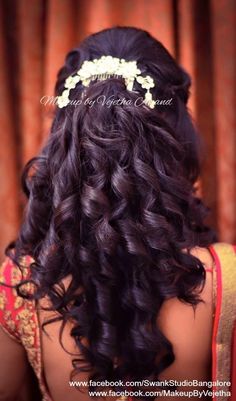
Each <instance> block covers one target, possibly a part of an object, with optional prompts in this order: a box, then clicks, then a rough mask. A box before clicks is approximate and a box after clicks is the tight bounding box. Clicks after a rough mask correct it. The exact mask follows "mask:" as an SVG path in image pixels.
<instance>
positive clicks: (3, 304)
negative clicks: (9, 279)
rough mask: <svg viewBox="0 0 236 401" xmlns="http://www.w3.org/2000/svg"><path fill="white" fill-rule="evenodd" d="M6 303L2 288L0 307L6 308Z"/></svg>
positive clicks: (4, 292)
mask: <svg viewBox="0 0 236 401" xmlns="http://www.w3.org/2000/svg"><path fill="white" fill-rule="evenodd" d="M6 304H7V296H6V291H5V290H2V291H1V292H0V309H1V310H4V309H5V308H6Z"/></svg>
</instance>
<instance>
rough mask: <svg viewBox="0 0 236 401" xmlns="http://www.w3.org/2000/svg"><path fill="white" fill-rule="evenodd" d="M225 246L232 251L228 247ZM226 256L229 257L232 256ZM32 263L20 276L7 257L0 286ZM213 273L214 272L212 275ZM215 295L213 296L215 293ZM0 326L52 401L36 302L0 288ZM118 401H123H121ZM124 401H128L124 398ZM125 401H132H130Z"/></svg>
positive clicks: (12, 280) (16, 279)
mask: <svg viewBox="0 0 236 401" xmlns="http://www.w3.org/2000/svg"><path fill="white" fill-rule="evenodd" d="M225 245H227V247H231V245H228V244H225ZM209 250H210V252H211V254H212V256H213V259H214V260H216V259H217V254H216V252H215V250H214V247H213V246H210V247H209ZM234 250H235V251H236V246H234ZM229 256H230V257H231V256H232V255H229ZM32 261H33V260H32V258H31V257H29V256H27V257H25V258H24V260H23V263H22V266H23V269H22V272H21V271H20V269H19V268H18V267H17V266H15V265H14V263H13V262H12V260H11V259H10V258H8V257H7V258H6V259H5V261H4V262H3V264H2V265H1V267H0V283H1V282H2V283H4V284H8V285H11V286H12V285H15V284H17V283H19V282H20V281H21V279H22V278H23V279H26V278H29V265H30V263H31V262H32ZM206 271H210V272H212V270H211V269H206ZM213 273H215V272H214V271H213ZM26 286H28V287H27V290H29V291H30V286H31V284H26ZM217 290H218V288H217ZM214 294H215V295H216V291H215V290H214ZM214 303H215V297H214ZM214 309H215V308H214ZM214 314H215V310H214ZM215 320H216V319H215ZM0 325H1V327H2V328H3V330H4V331H5V332H6V333H7V334H8V335H9V336H10V337H12V338H13V339H14V340H15V341H17V342H19V343H20V344H22V345H23V347H24V349H25V350H26V353H27V356H28V360H29V363H30V365H31V366H32V368H33V370H34V372H35V374H36V377H37V379H38V383H39V387H40V390H41V393H42V396H43V399H42V401H53V400H52V398H51V396H50V394H49V390H48V388H47V384H46V380H45V376H44V369H43V365H42V354H41V351H42V345H41V334H40V324H39V317H38V310H37V306H36V303H35V301H34V300H29V299H24V298H22V297H20V296H18V295H17V291H16V289H15V288H12V287H7V286H5V285H0ZM213 342H214V339H213ZM215 348H216V347H215ZM213 351H214V350H213ZM214 359H216V356H215V357H214V352H213V365H214V364H215V365H216V363H215V362H214ZM213 368H214V367H213ZM213 373H214V372H213ZM119 399H120V400H122V399H123V400H124V398H119ZM125 399H126V400H127V398H125ZM128 400H129V401H131V398H129V399H128ZM128 400H127V401H128Z"/></svg>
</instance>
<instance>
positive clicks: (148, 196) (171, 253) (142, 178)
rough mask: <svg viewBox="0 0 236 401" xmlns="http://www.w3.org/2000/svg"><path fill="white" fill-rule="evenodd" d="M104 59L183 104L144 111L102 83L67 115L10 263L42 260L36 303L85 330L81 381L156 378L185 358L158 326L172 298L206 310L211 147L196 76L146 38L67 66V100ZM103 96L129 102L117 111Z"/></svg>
mask: <svg viewBox="0 0 236 401" xmlns="http://www.w3.org/2000/svg"><path fill="white" fill-rule="evenodd" d="M102 55H111V56H114V57H119V58H124V59H125V60H136V61H137V65H138V67H139V68H140V70H141V71H142V74H144V75H145V74H148V75H150V76H151V77H153V79H154V81H155V88H153V89H152V93H153V98H154V99H166V100H170V99H171V101H169V102H167V103H168V104H164V105H163V104H162V105H160V104H159V105H156V107H155V108H154V109H151V108H149V107H147V106H145V105H140V106H137V105H135V100H136V99H137V98H138V97H140V96H143V97H144V94H145V92H144V90H143V89H142V88H141V86H140V85H139V84H138V83H135V84H134V90H133V91H132V92H130V91H128V90H127V89H126V86H125V82H124V80H123V79H122V78H119V77H117V78H116V77H114V78H110V79H107V80H104V81H98V80H94V81H93V82H91V84H90V85H89V87H88V88H87V89H86V96H85V95H83V102H81V103H80V104H78V105H77V106H75V105H72V104H70V105H68V106H66V107H64V108H62V109H60V108H58V107H56V110H55V116H54V120H53V124H52V128H51V132H50V135H49V137H48V140H47V142H46V144H45V145H44V147H43V149H42V150H41V153H40V154H39V155H38V156H37V157H35V158H33V159H32V160H30V161H29V162H28V164H27V165H26V166H25V168H24V172H23V180H22V181H23V190H24V192H25V194H26V196H27V198H28V204H27V208H26V212H25V215H24V221H23V224H22V226H21V228H20V232H19V236H18V238H17V240H16V241H15V242H14V243H11V244H10V245H9V246H8V247H7V249H6V254H7V255H8V256H10V257H11V258H12V259H13V260H14V262H15V263H16V264H17V265H18V266H19V267H20V266H21V260H22V259H21V257H22V256H23V255H31V256H32V258H33V259H34V262H33V263H32V264H31V266H30V269H31V278H32V281H33V282H34V283H35V286H36V289H35V293H34V295H33V297H34V298H35V299H36V300H38V299H40V298H42V297H44V296H45V295H47V296H48V297H49V298H50V300H51V303H52V310H55V311H57V312H59V315H60V317H61V320H62V325H61V333H62V331H63V327H64V325H65V323H66V322H67V321H68V319H70V320H71V319H72V320H73V322H74V325H73V329H72V330H71V336H72V337H73V338H74V339H75V341H76V344H77V346H78V351H79V352H78V354H79V355H80V356H81V357H78V358H77V357H75V358H74V360H73V366H72V376H73V374H75V373H78V372H79V371H81V370H87V371H89V372H90V377H91V378H93V379H94V380H104V379H107V380H118V379H125V378H127V377H128V378H129V379H131V380H132V379H133V380H140V379H144V378H148V379H153V378H155V379H156V378H158V375H159V374H160V372H162V371H163V370H164V369H165V368H166V367H168V366H169V365H170V364H171V363H172V362H173V361H174V359H175V356H174V352H173V348H172V344H171V343H170V341H169V340H168V338H166V337H165V336H164V334H163V333H162V332H161V330H160V328H159V327H158V324H157V316H158V313H159V311H160V308H161V306H162V304H163V302H164V301H165V300H167V299H170V298H172V297H177V298H178V299H179V300H181V301H183V302H187V303H189V304H191V305H192V306H193V307H195V306H196V305H197V304H198V303H199V302H200V301H201V298H200V292H201V289H202V287H203V285H204V280H205V271H204V267H203V264H202V263H201V261H200V260H199V259H198V258H196V257H195V256H193V255H191V254H190V252H189V251H190V250H191V248H193V247H195V246H201V247H205V246H208V245H209V244H211V243H212V242H215V241H217V235H216V233H215V232H214V230H213V229H211V228H210V227H208V226H207V225H206V224H205V223H204V221H205V217H206V216H207V214H208V212H209V208H208V207H206V206H205V205H204V203H203V202H202V200H201V199H200V198H199V197H197V195H196V187H195V184H196V181H197V179H198V177H199V175H200V172H201V161H202V160H201V157H200V155H201V152H202V149H203V147H202V142H201V140H200V137H199V135H198V134H197V132H196V130H195V128H194V125H193V123H192V121H191V118H190V115H189V113H188V110H187V100H188V97H189V88H190V84H191V82H190V78H189V75H188V74H187V73H186V72H185V71H184V70H183V69H182V68H181V67H180V66H179V65H178V64H177V63H176V62H175V60H174V59H173V58H172V56H171V55H170V54H169V53H168V51H167V50H166V49H165V48H164V47H163V45H162V44H161V43H160V42H159V41H157V40H156V39H154V38H153V37H152V36H151V35H150V34H149V33H148V32H146V31H143V30H141V29H136V28H131V27H114V28H111V29H106V30H103V31H101V32H98V33H95V34H93V35H91V36H89V37H88V38H86V39H85V40H84V41H83V42H82V44H81V45H80V46H79V47H78V48H75V49H73V50H72V51H71V52H70V53H69V54H68V55H67V57H66V61H65V65H64V66H63V68H62V69H61V70H60V71H59V74H58V81H57V83H56V94H57V95H59V94H61V93H62V91H63V88H64V82H65V79H66V78H67V77H68V76H69V75H71V74H73V73H75V72H76V71H77V70H78V69H79V68H80V66H81V64H82V63H83V62H84V61H85V60H92V59H94V58H100V57H101V56H102ZM83 89H84V88H83V86H82V85H81V84H77V86H76V88H75V89H73V90H71V94H70V97H71V99H82V93H84V91H83ZM85 97H86V99H90V102H93V101H94V102H93V104H92V106H91V103H89V102H87V103H86V102H85V101H84V99H85ZM101 97H102V98H103V99H113V100H122V99H126V100H129V102H127V103H126V104H116V102H111V103H109V105H108V104H104V102H101V101H98V100H99V99H101ZM183 249H185V252H183ZM186 250H187V252H186ZM68 275H71V283H70V285H69V287H68V288H65V287H64V286H63V285H62V279H63V278H65V277H67V276H68ZM17 288H18V292H19V294H21V285H20V284H19V286H18V287H17ZM78 289H80V291H79V292H78ZM21 295H22V296H25V295H24V294H21ZM49 323H50V322H49ZM83 338H86V339H87V345H86V346H85V345H84V342H83V341H82V340H83ZM62 345H63V344H62ZM114 360H116V361H118V363H117V364H114Z"/></svg>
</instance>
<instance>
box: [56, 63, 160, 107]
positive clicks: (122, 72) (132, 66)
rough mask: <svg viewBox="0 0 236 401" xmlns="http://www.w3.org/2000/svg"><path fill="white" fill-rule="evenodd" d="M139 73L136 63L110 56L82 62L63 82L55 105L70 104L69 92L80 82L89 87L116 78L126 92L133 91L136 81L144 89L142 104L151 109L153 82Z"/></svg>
mask: <svg viewBox="0 0 236 401" xmlns="http://www.w3.org/2000/svg"><path fill="white" fill-rule="evenodd" d="M140 74H141V71H140V69H139V68H138V67H137V62H136V61H126V60H125V59H123V58H122V59H120V58H117V57H112V56H102V57H101V58H99V59H94V60H91V61H88V60H86V61H84V62H83V64H82V66H81V68H80V69H79V71H77V73H76V74H75V75H70V76H69V77H68V78H66V80H65V85H64V90H63V92H62V94H61V96H58V98H57V105H58V107H59V108H63V107H65V106H67V105H68V104H69V103H70V99H69V95H70V90H71V89H74V88H75V87H76V85H77V84H78V83H79V82H81V83H82V85H83V86H85V87H86V86H89V84H90V82H91V81H93V80H95V79H98V80H100V81H103V80H106V79H109V78H111V77H114V76H117V77H122V78H124V80H125V85H126V88H127V90H128V91H132V90H133V84H134V81H135V80H136V81H137V82H138V83H139V84H140V85H141V87H142V88H144V89H146V93H145V97H144V103H145V104H146V105H147V106H149V107H150V108H151V109H153V108H154V107H155V104H156V102H155V100H153V98H152V94H151V92H150V89H151V88H154V86H155V84H154V80H153V78H152V77H150V75H146V76H142V75H140Z"/></svg>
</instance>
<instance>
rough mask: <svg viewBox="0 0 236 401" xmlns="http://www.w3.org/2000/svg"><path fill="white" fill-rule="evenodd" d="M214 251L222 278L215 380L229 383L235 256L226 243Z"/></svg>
mask: <svg viewBox="0 0 236 401" xmlns="http://www.w3.org/2000/svg"><path fill="white" fill-rule="evenodd" d="M214 248H215V251H216V253H217V255H218V258H219V260H220V272H218V274H221V278H222V300H221V311H220V319H219V326H218V330H217V336H216V354H217V358H216V379H217V380H219V381H224V382H225V383H226V382H230V366H231V338H232V332H233V325H234V321H235V318H236V312H235V311H236V296H235V285H236V255H235V252H234V249H233V247H232V245H230V244H226V243H218V244H214ZM222 389H223V390H224V391H229V390H230V388H229V386H228V385H225V386H218V387H217V386H216V388H215V390H216V391H218V390H222ZM217 400H218V401H224V400H225V397H224V396H219V399H218V398H217Z"/></svg>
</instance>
